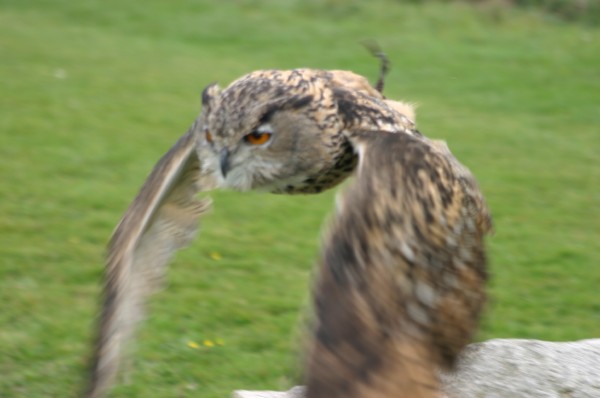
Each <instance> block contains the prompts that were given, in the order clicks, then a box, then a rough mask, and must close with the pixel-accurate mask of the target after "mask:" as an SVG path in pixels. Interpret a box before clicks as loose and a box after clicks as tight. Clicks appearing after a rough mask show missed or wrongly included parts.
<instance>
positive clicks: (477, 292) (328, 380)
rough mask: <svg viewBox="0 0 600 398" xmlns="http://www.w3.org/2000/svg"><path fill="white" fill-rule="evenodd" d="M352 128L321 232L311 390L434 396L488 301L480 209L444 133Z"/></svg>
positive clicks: (313, 393) (484, 219)
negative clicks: (352, 168)
mask: <svg viewBox="0 0 600 398" xmlns="http://www.w3.org/2000/svg"><path fill="white" fill-rule="evenodd" d="M348 136H349V137H348V138H349V139H350V141H351V143H352V145H353V147H354V149H355V151H356V152H357V153H358V155H359V164H358V167H357V171H356V177H355V180H354V182H353V183H352V184H351V185H350V187H349V188H348V189H347V191H346V192H345V193H344V194H343V195H342V196H341V197H339V198H338V202H337V212H336V215H335V217H334V220H333V223H332V226H331V229H330V231H329V233H328V234H327V236H326V238H325V240H324V247H323V252H322V257H321V260H320V266H319V270H318V275H317V280H316V283H315V287H314V293H313V296H314V299H313V300H314V307H315V324H314V333H313V337H312V341H311V342H310V347H309V349H308V358H307V362H306V372H305V377H306V384H307V397H308V398H325V397H327V398H336V397H344V398H354V397H367V396H368V397H392V396H407V397H408V396H410V397H421V398H424V397H427V398H429V397H437V396H439V395H438V391H437V376H436V370H437V369H438V368H439V367H446V366H450V365H451V364H452V362H453V361H454V359H455V357H456V355H457V353H458V352H459V351H460V350H461V349H462V348H463V346H464V345H466V344H467V343H468V341H469V340H470V337H471V336H472V335H473V333H474V332H475V329H476V326H477V320H478V317H479V314H480V312H481V309H482V306H483V303H484V301H485V292H484V285H485V280H486V270H485V261H486V260H485V251H484V242H483V237H484V235H485V234H486V233H487V232H488V231H489V229H490V228H491V220H490V216H489V213H488V211H487V207H486V205H485V202H484V201H483V197H482V195H481V193H480V191H479V189H478V187H477V184H476V182H475V180H474V178H473V177H472V175H471V174H470V172H469V171H468V170H467V169H466V168H465V167H463V166H462V165H460V163H458V161H457V160H456V159H455V158H454V156H452V154H451V153H450V151H449V150H448V149H447V147H446V146H445V144H444V143H443V142H439V141H430V140H428V139H427V138H424V137H421V136H417V135H411V134H409V133H385V132H355V133H349V134H348Z"/></svg>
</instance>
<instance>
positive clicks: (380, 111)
mask: <svg viewBox="0 0 600 398" xmlns="http://www.w3.org/2000/svg"><path fill="white" fill-rule="evenodd" d="M414 120H415V115H414V112H413V109H412V107H411V106H410V105H408V104H406V103H403V102H398V101H392V100H389V99H387V98H385V97H384V96H383V95H382V93H380V92H379V91H378V90H376V89H375V88H373V87H372V86H371V85H370V84H369V83H368V81H367V80H366V79H365V78H364V77H362V76H359V75H356V74H354V73H352V72H346V71H326V70H313V69H296V70H289V71H279V70H267V71H257V72H253V73H250V74H248V75H246V76H243V77H241V78H240V79H238V80H236V81H234V82H233V83H232V84H231V85H229V86H228V87H227V88H225V89H223V90H221V89H220V88H219V87H218V86H216V85H211V86H208V87H207V88H206V89H205V90H204V91H203V93H202V111H201V113H200V115H199V116H198V118H197V119H196V121H195V122H194V124H193V125H192V127H191V128H190V129H189V131H188V132H187V133H186V134H184V135H183V136H182V137H181V138H180V139H179V140H178V141H177V142H176V143H175V145H174V146H173V147H172V148H171V149H170V150H169V151H168V152H167V153H166V154H165V155H164V156H163V157H162V158H161V159H160V160H159V161H158V163H157V164H156V166H155V168H154V170H153V171H152V172H151V174H150V175H149V177H148V178H147V180H146V182H145V183H144V185H143V186H142V188H141V190H140V192H139V193H138V195H137V197H136V198H135V199H134V201H133V202H132V204H131V205H130V207H129V208H128V209H127V211H126V213H125V215H124V216H123V218H122V220H121V222H120V223H119V224H118V226H117V228H116V230H115V232H114V234H113V236H112V239H111V241H110V244H109V249H108V256H107V261H106V271H105V284H104V296H103V297H104V302H103V307H102V311H101V315H100V318H99V322H98V336H97V341H96V346H95V351H94V356H93V360H92V363H91V368H90V381H89V383H88V385H87V390H86V396H87V397H96V398H97V397H102V396H105V394H106V393H107V391H108V389H109V388H110V386H111V385H112V384H114V380H115V376H116V375H117V373H118V370H119V365H120V363H121V362H122V361H121V360H122V356H123V352H124V350H125V346H126V345H127V342H128V341H130V340H131V339H132V338H133V337H134V330H135V326H136V325H137V324H138V323H139V321H140V320H141V319H142V318H143V312H144V303H145V302H146V300H147V298H148V296H149V295H150V294H151V293H152V292H154V291H155V290H156V289H157V288H158V287H160V285H161V283H160V282H161V279H162V276H163V275H164V273H165V272H166V267H167V264H168V262H169V260H170V258H171V256H172V255H173V253H174V252H175V251H176V250H177V249H179V248H181V247H183V246H185V245H187V244H189V242H190V241H191V239H192V238H193V236H194V235H195V232H196V229H197V226H198V220H199V218H200V216H201V215H203V214H204V213H206V212H207V210H208V209H209V208H210V205H211V203H210V200H209V199H206V198H205V199H196V198H195V195H196V194H197V193H198V192H201V191H209V190H212V189H215V188H229V189H234V190H239V191H245V190H262V191H268V192H273V193H286V194H298V193H306V194H309V193H319V192H321V191H324V190H326V189H329V188H332V187H334V186H336V185H337V184H339V183H340V182H341V181H343V180H344V179H346V178H347V177H348V176H350V175H353V176H354V177H353V182H352V184H350V185H349V187H348V188H347V189H345V192H343V193H341V194H339V196H338V200H337V208H336V213H335V216H334V217H333V220H332V222H331V226H330V227H329V230H328V232H327V233H326V234H325V236H324V239H323V248H322V254H321V257H320V261H319V264H318V270H317V276H316V280H315V282H314V287H313V304H314V319H313V322H311V327H310V332H309V338H308V343H307V347H306V355H305V382H306V384H307V394H308V397H309V398H316V397H328V398H332V397H345V398H352V397H402V396H406V397H413V398H414V397H423V398H424V397H435V396H437V394H438V391H437V388H438V380H437V376H436V370H437V369H438V368H439V367H449V366H452V364H453V361H454V360H455V358H456V355H457V353H458V352H459V351H460V350H461V349H462V347H464V346H465V345H466V344H467V343H468V341H469V340H470V338H471V336H472V335H473V333H474V331H475V330H476V326H477V320H478V318H479V315H480V312H481V310H482V307H483V304H484V301H485V291H484V285H485V280H486V269H485V263H486V260H485V248H484V242H483V238H484V235H485V234H486V233H487V232H488V231H489V230H490V229H491V218H490V215H489V212H488V210H487V207H486V205H485V201H484V199H483V196H482V194H481V193H480V190H479V188H478V186H477V183H476V182H475V179H474V178H473V176H472V175H471V173H470V172H469V170H468V169H467V168H465V167H464V166H462V165H461V164H460V163H459V162H458V161H457V160H456V158H455V157H454V156H453V155H452V153H451V152H450V150H449V149H448V147H447V146H446V144H445V143H444V142H442V141H435V140H430V139H429V138H427V137H425V136H424V135H422V134H421V133H420V132H419V131H418V130H417V129H416V126H415V122H414ZM240 200H243V199H240Z"/></svg>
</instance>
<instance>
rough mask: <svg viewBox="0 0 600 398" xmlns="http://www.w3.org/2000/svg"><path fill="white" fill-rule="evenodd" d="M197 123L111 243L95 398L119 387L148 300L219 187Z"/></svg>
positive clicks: (157, 170)
mask: <svg viewBox="0 0 600 398" xmlns="http://www.w3.org/2000/svg"><path fill="white" fill-rule="evenodd" d="M197 125H198V122H197V123H195V124H194V126H192V127H191V128H190V130H189V131H188V132H187V133H186V134H185V135H183V136H182V137H181V138H180V139H179V140H178V141H177V143H176V144H175V145H174V146H173V147H172V148H171V149H170V150H169V151H168V152H167V153H166V154H165V155H164V156H163V157H162V158H161V159H160V160H159V161H158V163H157V164H156V166H155V167H154V169H153V170H152V172H151V173H150V175H149V176H148V178H147V179H146V182H145V183H144V185H143V186H142V188H141V189H140V191H139V193H138V195H137V196H136V198H135V199H134V201H133V202H132V203H131V205H130V206H129V208H128V209H127V211H126V213H125V215H124V216H123V218H122V219H121V221H120V222H119V224H118V225H117V227H116V229H115V231H114V233H113V235H112V238H111V240H110V243H109V246H108V254H107V260H106V268H105V275H104V292H103V293H104V295H103V301H104V302H103V307H102V312H101V315H100V318H99V324H98V335H97V341H96V348H95V352H94V356H93V360H92V363H91V373H90V381H89V384H88V387H87V391H86V396H87V397H89V398H99V397H102V396H104V395H105V393H106V391H107V390H108V388H110V386H111V385H112V384H113V383H114V379H115V376H116V375H117V372H118V370H119V366H120V363H121V362H122V357H123V356H124V351H125V349H126V343H127V342H128V340H130V339H131V338H132V337H133V333H134V331H135V326H136V325H137V324H138V323H139V322H140V321H141V320H142V318H143V311H144V303H145V301H146V299H147V297H148V296H149V295H150V294H151V293H152V292H154V291H155V290H156V289H158V288H159V287H160V285H161V282H162V280H163V276H164V274H165V272H166V267H167V264H168V262H169V260H170V258H171V257H172V255H173V254H174V253H175V251H176V250H177V249H180V248H182V247H184V246H186V245H187V244H188V243H189V242H190V241H191V240H192V238H193V237H194V235H195V232H196V230H197V225H198V219H199V218H200V216H201V215H202V214H203V213H205V212H207V211H208V210H209V208H210V205H211V201H210V199H208V198H204V199H199V200H198V199H196V198H195V195H196V194H197V193H198V192H199V191H207V190H210V189H212V188H214V186H215V182H214V181H213V180H212V178H211V177H210V175H209V174H208V173H203V171H202V170H201V166H200V160H199V158H198V155H197V147H198V145H199V144H200V140H201V137H200V135H199V134H198V132H197V128H196V126H197Z"/></svg>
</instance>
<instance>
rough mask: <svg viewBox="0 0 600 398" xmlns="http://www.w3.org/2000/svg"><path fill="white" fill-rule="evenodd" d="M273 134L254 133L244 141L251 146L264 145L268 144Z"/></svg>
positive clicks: (245, 137)
mask: <svg viewBox="0 0 600 398" xmlns="http://www.w3.org/2000/svg"><path fill="white" fill-rule="evenodd" d="M271 135H272V134H271V133H261V132H260V131H253V132H251V133H250V134H246V135H245V136H244V141H245V142H246V143H248V144H251V145H262V144H265V143H267V142H268V141H269V140H270V139H271Z"/></svg>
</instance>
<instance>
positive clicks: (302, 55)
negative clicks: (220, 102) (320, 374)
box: [0, 0, 600, 398]
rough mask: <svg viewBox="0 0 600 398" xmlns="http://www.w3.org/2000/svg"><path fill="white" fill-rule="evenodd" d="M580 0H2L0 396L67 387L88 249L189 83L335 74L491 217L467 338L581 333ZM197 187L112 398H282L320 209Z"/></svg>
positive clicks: (89, 321) (87, 275) (74, 383)
mask: <svg viewBox="0 0 600 398" xmlns="http://www.w3.org/2000/svg"><path fill="white" fill-rule="evenodd" d="M599 23H600V5H599V2H598V0H537V1H534V0H531V1H524V0H522V1H518V0H514V1H510V0H485V1H476V2H472V3H470V2H450V3H448V2H441V1H431V2H429V1H417V0H415V1H399V0H370V1H368V2H367V1H359V0H347V1H342V0H337V1H336V0H324V1H317V0H304V1H302V0H264V1H259V0H255V1H252V0H238V1H221V2H216V1H215V2H210V1H201V0H173V1H168V2H167V1H160V0H147V1H144V2H123V1H117V0H104V1H99V0H80V1H67V0H52V1H51V0H28V1H22V0H0V93H1V95H0V397H9V398H11V397H67V396H75V395H76V393H77V391H79V388H80V385H81V383H82V381H83V380H84V368H85V363H86V359H87V358H88V357H89V353H90V347H91V337H92V331H93V325H94V320H95V316H96V313H97V308H98V304H99V293H100V280H101V275H102V269H103V255H104V248H105V244H106V242H107V240H108V238H109V236H110V234H111V232H112V230H113V228H114V226H115V225H116V223H117V222H118V220H119V218H120V217H121V215H122V213H123V212H124V211H125V209H126V207H127V205H128V204H129V202H130V201H131V200H132V198H133V197H134V195H135V193H136V192H137V190H138V188H139V187H140V185H141V184H142V182H143V180H144V178H145V176H146V175H147V174H148V173H149V171H150V170H151V168H152V166H153V164H154V163H155V162H156V161H157V160H158V158H159V157H160V156H161V155H162V154H163V153H164V152H166V150H167V149H168V148H169V147H170V146H171V145H172V144H173V143H174V142H175V141H176V139H177V138H178V137H179V136H180V135H181V134H183V133H184V132H185V131H186V130H187V128H188V127H189V125H191V123H192V122H193V120H194V119H195V117H196V115H197V114H198V112H199V109H200V100H199V96H200V92H201V90H202V89H203V88H204V87H205V86H206V85H207V84H209V83H211V82H215V81H218V82H220V83H221V85H227V84H228V83H229V82H230V81H232V80H233V79H235V78H237V77H239V76H240V75H242V74H245V73H247V72H250V71H252V70H255V69H265V68H281V69H283V68H295V67H312V68H325V69H349V70H352V71H355V72H357V73H360V74H363V75H365V76H367V77H369V78H370V79H371V81H374V80H375V79H376V77H377V74H378V69H379V64H378V61H377V60H376V59H374V58H373V57H371V56H370V55H369V53H368V52H367V51H366V50H365V49H364V48H363V47H362V46H361V45H360V44H359V43H360V42H361V41H363V40H365V39H373V40H376V41H377V42H378V43H379V44H380V46H381V47H382V48H383V49H384V50H385V52H386V53H387V54H388V56H389V58H390V60H391V62H392V71H391V73H390V75H389V77H388V79H387V83H386V94H387V95H388V96H389V97H391V98H396V99H403V100H407V101H411V102H414V103H416V104H418V111H417V121H418V125H419V127H420V130H421V131H422V132H423V133H424V134H425V135H427V136H429V137H432V138H439V139H445V140H447V141H448V144H449V146H450V148H451V149H452V150H453V152H454V153H455V154H456V156H457V157H458V158H459V159H460V160H461V161H462V162H463V163H464V164H466V165H467V166H468V167H469V168H471V170H472V171H473V172H474V174H475V175H476V176H477V178H478V180H479V182H480V184H481V186H482V189H483V191H484V193H485V194H486V196H487V199H488V203H489V205H490V207H491V210H492V213H493V215H494V219H495V227H496V233H495V235H494V236H491V237H490V238H489V239H488V247H489V249H490V250H489V251H490V255H489V257H490V267H491V274H492V280H491V284H490V295H491V300H490V303H489V306H488V309H487V312H486V316H485V319H484V321H483V324H482V328H481V331H480V333H479V335H478V339H479V340H483V339H490V338H496V337H518V338H536V339H546V340H575V339H583V338H590V337H600V300H599V295H598V287H599V286H600V271H599V264H598V257H599V255H600V155H599V153H600V131H599V127H600V67H599V66H600V29H599ZM334 194H335V192H328V193H325V194H322V195H318V196H303V197H300V196H299V197H285V196H275V195H267V194H262V195H259V194H238V193H231V192H223V193H217V194H215V195H213V196H214V199H215V210H214V212H213V213H212V214H210V215H209V216H208V217H206V218H205V221H204V223H203V227H202V231H201V234H200V236H199V238H198V239H197V240H196V241H195V243H194V244H193V245H192V246H191V247H190V248H188V249H186V250H184V251H182V252H180V253H179V254H178V256H177V258H176V259H175V261H174V263H173V264H172V268H171V270H170V273H169V281H168V287H167V289H165V290H164V291H163V292H161V293H159V294H158V295H157V296H155V297H154V300H153V302H152V304H151V309H150V314H151V316H150V318H149V319H148V322H146V323H145V324H144V326H143V328H142V330H141V332H140V336H139V340H138V344H137V346H136V348H135V352H136V353H135V360H134V365H133V369H132V371H131V373H130V379H131V383H130V384H128V385H125V384H121V385H119V386H118V387H117V388H116V389H115V392H114V396H115V397H138V396H140V397H141V396H152V397H200V396H201V397H206V398H213V397H214V398H217V397H220V398H222V397H227V396H229V394H230V392H231V391H232V390H234V389H285V388H287V387H289V386H291V385H293V384H294V383H295V382H296V381H295V380H294V374H295V370H294V369H295V368H296V365H295V364H296V362H297V353H296V351H297V349H296V348H297V347H298V335H300V334H301V333H300V332H299V330H300V327H299V325H300V318H301V316H300V314H301V313H302V309H303V308H304V307H305V304H306V302H307V300H308V292H309V288H310V275H311V269H312V266H313V263H314V261H315V259H316V257H317V253H318V244H319V236H320V233H319V230H320V228H321V226H323V225H324V223H325V221H324V220H326V219H327V216H328V214H329V213H330V212H331V209H332V206H333V195H334Z"/></svg>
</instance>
